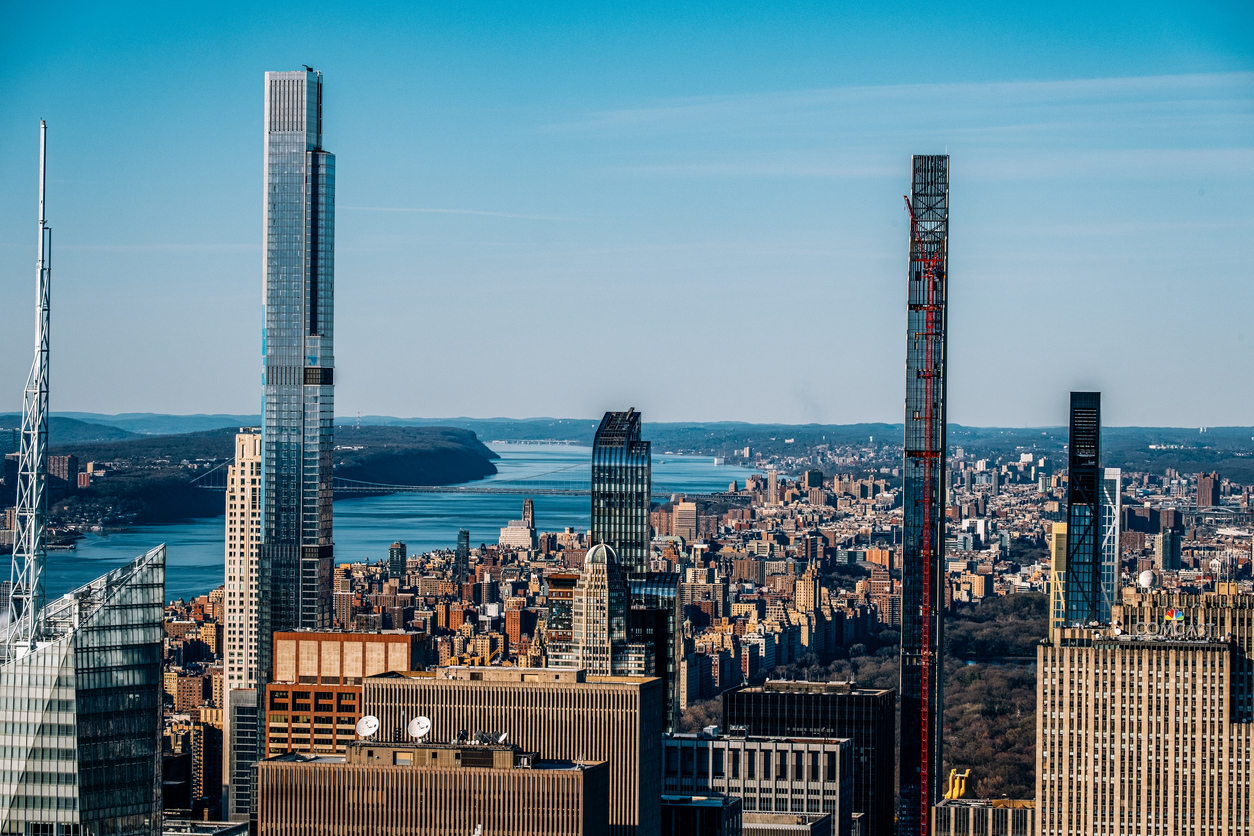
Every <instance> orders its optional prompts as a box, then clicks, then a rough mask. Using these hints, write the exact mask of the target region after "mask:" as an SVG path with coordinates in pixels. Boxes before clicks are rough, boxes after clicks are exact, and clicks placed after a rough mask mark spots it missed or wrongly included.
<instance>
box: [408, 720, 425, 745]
mask: <svg viewBox="0 0 1254 836" xmlns="http://www.w3.org/2000/svg"><path fill="white" fill-rule="evenodd" d="M406 731H408V732H409V736H410V737H412V738H414V739H415V740H422V739H423V738H424V737H426V736H427V735H429V734H431V721H430V720H428V719H427V718H426V717H415V718H414V719H412V720H410V721H409V726H408V727H407V729H406Z"/></svg>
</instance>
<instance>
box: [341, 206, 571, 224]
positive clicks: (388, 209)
mask: <svg viewBox="0 0 1254 836" xmlns="http://www.w3.org/2000/svg"><path fill="white" fill-rule="evenodd" d="M339 208H340V209H349V210H352V211H354V212H413V213H420V214H430V215H477V216H482V217H487V218H518V219H520V220H524V221H582V220H586V218H571V217H567V216H565V215H525V214H520V213H517V212H488V211H485V210H482V209H427V208H408V207H393V206H340V207H339Z"/></svg>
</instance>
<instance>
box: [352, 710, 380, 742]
mask: <svg viewBox="0 0 1254 836" xmlns="http://www.w3.org/2000/svg"><path fill="white" fill-rule="evenodd" d="M378 730H379V718H378V717H375V716H374V715H373V714H367V715H366V716H365V717H362V718H361V719H360V720H358V721H357V736H358V737H369V736H370V735H372V734H374V733H375V732H377V731H378Z"/></svg>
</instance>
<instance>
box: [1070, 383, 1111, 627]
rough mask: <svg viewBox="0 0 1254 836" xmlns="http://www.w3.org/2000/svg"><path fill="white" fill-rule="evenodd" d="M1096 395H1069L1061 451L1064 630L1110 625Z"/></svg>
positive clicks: (1099, 403)
mask: <svg viewBox="0 0 1254 836" xmlns="http://www.w3.org/2000/svg"><path fill="white" fill-rule="evenodd" d="M1101 439H1102V395H1101V393H1100V392H1072V393H1071V437H1070V443H1069V444H1068V447H1067V457H1068V463H1067V467H1068V470H1067V569H1066V572H1065V573H1064V574H1063V584H1062V602H1063V608H1064V613H1065V615H1064V620H1065V623H1066V624H1076V623H1081V624H1088V623H1089V622H1090V621H1100V622H1102V623H1106V622H1108V621H1109V620H1110V601H1111V598H1113V596H1114V588H1113V586H1112V587H1111V589H1110V590H1109V593H1107V591H1105V590H1103V587H1102V571H1103V570H1102V562H1103V561H1102V551H1101V546H1102V538H1101V529H1102V525H1101V519H1102V518H1101V502H1102V490H1103V484H1102V483H1103V481H1104V479H1103V476H1104V474H1103V473H1102V467H1101V462H1102V455H1101Z"/></svg>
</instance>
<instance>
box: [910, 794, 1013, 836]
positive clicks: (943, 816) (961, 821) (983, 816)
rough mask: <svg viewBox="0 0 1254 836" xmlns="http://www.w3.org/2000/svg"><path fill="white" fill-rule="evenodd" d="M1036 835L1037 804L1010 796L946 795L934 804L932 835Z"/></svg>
mask: <svg viewBox="0 0 1254 836" xmlns="http://www.w3.org/2000/svg"><path fill="white" fill-rule="evenodd" d="M976 833H978V834H980V836H1036V834H1037V830H1036V805H1035V804H1034V803H1033V802H1031V801H1025V800H1019V799H1007V798H992V799H988V798H946V799H944V800H943V801H941V802H939V803H938V804H937V805H936V806H935V807H933V808H932V834H933V836H972V834H976Z"/></svg>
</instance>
